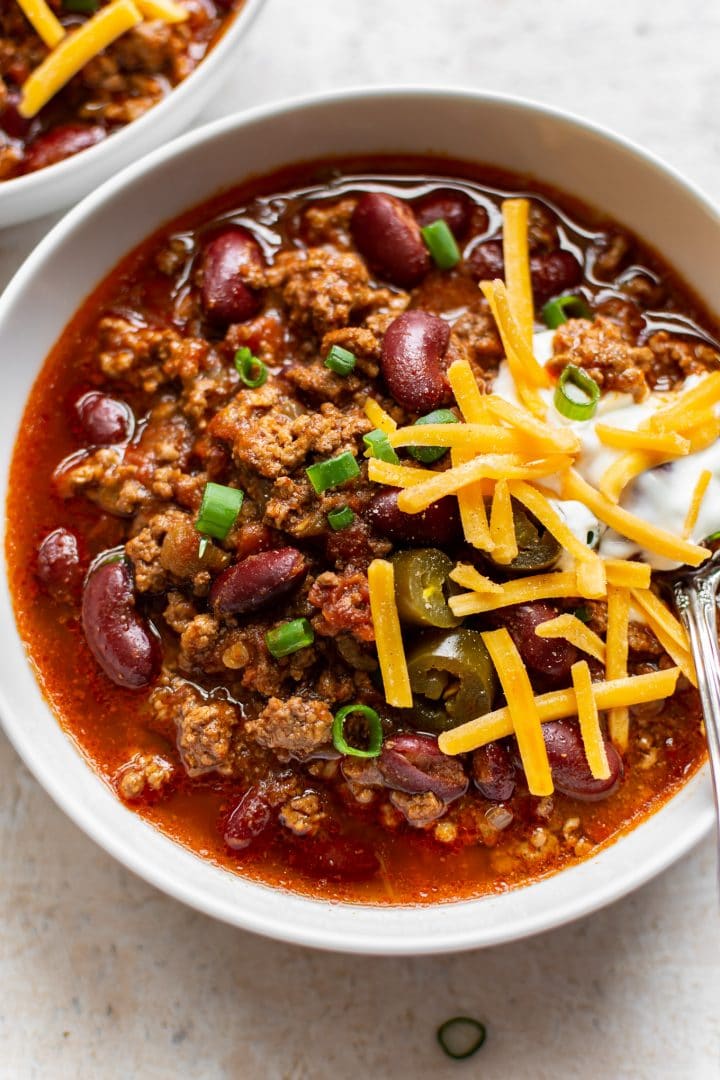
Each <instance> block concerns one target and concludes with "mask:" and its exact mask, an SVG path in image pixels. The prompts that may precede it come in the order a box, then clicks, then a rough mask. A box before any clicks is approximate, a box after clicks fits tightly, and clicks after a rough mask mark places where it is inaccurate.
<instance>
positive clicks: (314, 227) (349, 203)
mask: <svg viewBox="0 0 720 1080" xmlns="http://www.w3.org/2000/svg"><path fill="white" fill-rule="evenodd" d="M356 203H357V199H355V198H345V199H340V200H338V202H322V203H318V204H316V205H315V206H309V207H308V208H307V210H306V211H305V213H304V214H303V220H302V233H303V239H304V240H305V242H306V243H308V244H310V245H312V246H316V245H317V244H332V245H333V246H334V247H338V248H343V249H344V250H346V251H347V250H349V249H351V248H352V247H353V242H352V238H351V236H350V218H351V217H352V214H353V210H354V209H355V205H356Z"/></svg>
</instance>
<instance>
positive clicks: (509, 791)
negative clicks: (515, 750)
mask: <svg viewBox="0 0 720 1080" xmlns="http://www.w3.org/2000/svg"><path fill="white" fill-rule="evenodd" d="M472 778H473V782H474V784H475V787H476V788H477V789H478V791H479V792H480V794H481V795H482V796H483V797H484V798H485V799H490V800H491V801H492V802H507V800H508V799H511V798H512V795H513V792H514V791H515V764H514V762H513V759H512V756H511V754H510V753H509V752H508V750H506V748H505V747H504V746H503V745H502V744H501V743H488V744H487V746H481V747H480V749H479V750H476V751H475V753H474V754H473V756H472Z"/></svg>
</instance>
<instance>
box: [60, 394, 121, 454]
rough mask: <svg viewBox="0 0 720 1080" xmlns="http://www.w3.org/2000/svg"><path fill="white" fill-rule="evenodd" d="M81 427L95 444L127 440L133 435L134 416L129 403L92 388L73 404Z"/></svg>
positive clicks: (106, 444)
mask: <svg viewBox="0 0 720 1080" xmlns="http://www.w3.org/2000/svg"><path fill="white" fill-rule="evenodd" d="M73 408H74V410H75V415H76V416H77V419H78V422H79V424H80V428H81V429H82V432H83V434H84V435H85V436H86V437H87V439H88V441H89V442H90V443H91V444H92V445H93V446H109V445H111V444H112V443H120V442H125V441H126V440H127V439H129V438H130V436H131V435H132V431H133V427H134V418H133V415H132V413H131V411H130V409H129V407H128V406H127V405H125V403H124V402H122V401H116V400H115V398H112V397H110V396H109V395H108V394H101V393H100V392H99V391H98V390H91V391H90V392H89V393H87V394H83V395H82V397H79V398H78V399H77V401H76V402H75V404H74V406H73Z"/></svg>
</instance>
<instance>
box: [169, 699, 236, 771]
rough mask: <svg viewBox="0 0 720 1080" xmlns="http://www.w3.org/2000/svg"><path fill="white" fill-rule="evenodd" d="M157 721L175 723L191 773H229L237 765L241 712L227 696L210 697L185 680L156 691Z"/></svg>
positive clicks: (180, 745) (178, 742)
mask: <svg viewBox="0 0 720 1080" xmlns="http://www.w3.org/2000/svg"><path fill="white" fill-rule="evenodd" d="M151 705H152V707H153V710H154V713H155V723H156V724H157V725H159V727H160V728H161V729H163V730H166V731H167V729H168V728H169V727H170V726H171V725H174V727H175V730H176V736H177V748H178V751H179V753H180V757H181V760H182V763H183V767H184V768H185V771H186V772H187V773H188V775H189V776H200V775H201V774H202V773H206V772H213V771H217V772H219V773H221V774H222V775H224V776H229V775H231V774H232V773H233V772H234V771H235V767H236V761H235V757H236V752H235V751H236V748H235V745H234V744H235V741H236V735H237V733H238V731H239V726H238V725H239V722H240V714H239V712H238V708H237V706H236V705H233V704H232V703H231V702H229V701H228V700H227V699H226V698H222V697H213V696H212V695H210V696H207V695H205V694H203V693H202V691H200V690H199V689H198V688H197V687H195V686H192V685H191V684H190V683H187V682H184V681H183V680H181V679H173V680H172V681H171V682H170V684H169V685H168V686H166V687H161V688H159V689H158V690H155V691H153V693H152V695H151Z"/></svg>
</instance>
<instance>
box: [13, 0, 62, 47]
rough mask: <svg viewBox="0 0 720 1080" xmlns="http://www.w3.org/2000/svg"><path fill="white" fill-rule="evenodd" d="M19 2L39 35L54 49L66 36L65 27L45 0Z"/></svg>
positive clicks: (21, 0)
mask: <svg viewBox="0 0 720 1080" xmlns="http://www.w3.org/2000/svg"><path fill="white" fill-rule="evenodd" d="M18 4H19V5H20V7H21V8H22V10H23V14H24V15H25V18H26V19H27V21H28V22H29V23H30V25H31V26H32V28H33V30H34V31H35V33H36V34H37V35H38V37H41V38H42V40H43V41H44V42H45V44H46V45H47V47H48V49H54V48H55V46H56V45H58V44H59V43H60V42H61V41H62V39H63V38H64V37H65V27H64V26H63V24H62V23H61V22H60V20H59V19H58V18H57V16H56V15H55V13H54V12H53V11H52V9H51V8H49V7H48V5H47V4H46V2H45V0H18Z"/></svg>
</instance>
